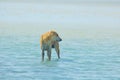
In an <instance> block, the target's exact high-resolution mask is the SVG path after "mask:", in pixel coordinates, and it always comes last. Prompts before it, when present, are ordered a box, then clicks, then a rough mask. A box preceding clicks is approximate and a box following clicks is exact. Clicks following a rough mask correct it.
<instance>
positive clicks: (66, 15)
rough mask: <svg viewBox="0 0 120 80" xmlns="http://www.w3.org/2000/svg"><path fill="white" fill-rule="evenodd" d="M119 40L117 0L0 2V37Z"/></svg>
mask: <svg viewBox="0 0 120 80" xmlns="http://www.w3.org/2000/svg"><path fill="white" fill-rule="evenodd" d="M49 30H56V31H57V32H58V33H59V34H60V35H61V36H62V37H63V38H80V37H91V38H98V37H112V38H119V37H120V1H119V0H61V1H56V0H46V1H42V0H34V1H33V0H17V1H15V0H1V1H0V36H9V35H11V36H15V35H26V36H40V35H41V34H42V33H44V32H47V31H49Z"/></svg>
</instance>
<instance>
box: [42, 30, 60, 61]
mask: <svg viewBox="0 0 120 80" xmlns="http://www.w3.org/2000/svg"><path fill="white" fill-rule="evenodd" d="M60 41H62V39H61V38H60V37H59V35H58V34H57V32H55V31H53V30H51V31H49V32H46V33H44V34H43V35H42V36H41V39H40V44H41V50H42V61H44V55H45V53H44V52H45V51H47V56H48V60H49V61H50V60H51V50H52V48H55V51H56V53H57V56H58V59H60V49H59V42H60Z"/></svg>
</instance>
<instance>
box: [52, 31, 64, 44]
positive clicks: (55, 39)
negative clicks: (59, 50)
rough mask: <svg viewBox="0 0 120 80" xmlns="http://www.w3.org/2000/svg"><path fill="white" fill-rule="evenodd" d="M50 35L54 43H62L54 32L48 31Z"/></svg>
mask: <svg viewBox="0 0 120 80" xmlns="http://www.w3.org/2000/svg"><path fill="white" fill-rule="evenodd" d="M50 33H51V37H52V39H53V40H54V41H58V42H60V41H62V39H61V38H60V37H59V35H58V34H57V33H56V32H55V31H50Z"/></svg>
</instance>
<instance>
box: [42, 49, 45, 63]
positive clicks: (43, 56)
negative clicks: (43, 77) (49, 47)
mask: <svg viewBox="0 0 120 80" xmlns="http://www.w3.org/2000/svg"><path fill="white" fill-rule="evenodd" d="M44 55H45V54H44V50H42V61H44Z"/></svg>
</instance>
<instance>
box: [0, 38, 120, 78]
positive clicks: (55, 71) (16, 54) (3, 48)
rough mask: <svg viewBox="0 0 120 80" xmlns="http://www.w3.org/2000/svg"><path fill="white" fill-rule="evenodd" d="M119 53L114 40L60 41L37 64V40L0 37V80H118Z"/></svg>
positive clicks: (38, 55) (117, 45)
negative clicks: (49, 53) (58, 56)
mask: <svg viewBox="0 0 120 80" xmlns="http://www.w3.org/2000/svg"><path fill="white" fill-rule="evenodd" d="M119 53H120V43H119V41H117V40H112V39H101V40H93V39H86V38H84V39H80V40H63V41H62V42H60V55H61V59H57V54H56V52H55V51H54V49H53V50H52V60H51V61H48V59H47V55H45V61H44V62H41V50H40V44H39V38H38V37H36V36H35V37H34V36H32V37H30V36H6V37H0V80H21V79H23V80H84V79H85V80H119V79H120V74H119V73H120V54H119Z"/></svg>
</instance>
